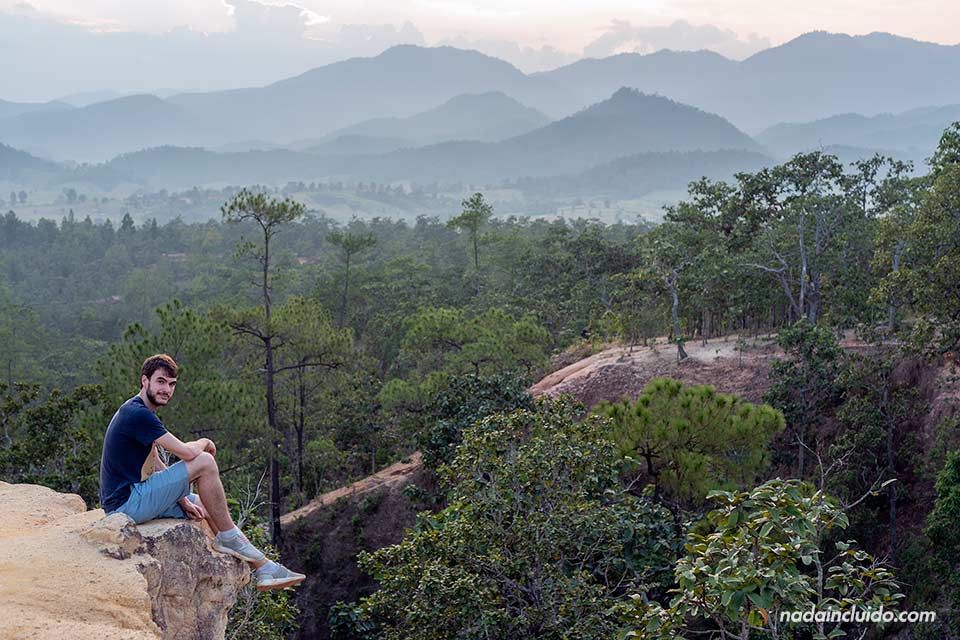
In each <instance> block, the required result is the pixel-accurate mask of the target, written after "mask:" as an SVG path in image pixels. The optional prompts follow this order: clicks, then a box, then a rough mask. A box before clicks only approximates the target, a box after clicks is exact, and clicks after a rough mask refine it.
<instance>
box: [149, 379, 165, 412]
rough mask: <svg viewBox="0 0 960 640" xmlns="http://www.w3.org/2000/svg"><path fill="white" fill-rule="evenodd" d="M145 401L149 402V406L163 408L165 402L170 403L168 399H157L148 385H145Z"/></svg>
mask: <svg viewBox="0 0 960 640" xmlns="http://www.w3.org/2000/svg"><path fill="white" fill-rule="evenodd" d="M147 400H149V401H150V404H152V405H153V406H155V407H165V406H166V405H167V402H169V401H170V398H169V397H162V398H158V397H157V396H155V395H154V393H153V389H151V388H150V385H149V383H148V384H147Z"/></svg>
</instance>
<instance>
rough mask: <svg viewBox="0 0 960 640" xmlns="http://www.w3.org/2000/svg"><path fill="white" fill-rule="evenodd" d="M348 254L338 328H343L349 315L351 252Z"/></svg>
mask: <svg viewBox="0 0 960 640" xmlns="http://www.w3.org/2000/svg"><path fill="white" fill-rule="evenodd" d="M346 255H347V260H346V262H345V264H344V270H345V273H344V278H343V296H342V297H341V298H340V313H339V315H338V317H337V329H343V323H344V320H345V318H346V315H347V296H348V295H349V293H350V254H349V253H348V254H346Z"/></svg>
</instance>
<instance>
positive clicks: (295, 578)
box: [257, 562, 307, 591]
mask: <svg viewBox="0 0 960 640" xmlns="http://www.w3.org/2000/svg"><path fill="white" fill-rule="evenodd" d="M306 578H307V576H305V575H303V574H302V573H297V572H296V571H290V569H287V568H286V567H285V566H283V565H282V564H280V563H279V562H269V563H267V564H265V565H263V566H262V567H260V568H259V569H257V591H270V590H271V589H285V588H287V587H295V586H297V585H298V584H300V583H301V582H303V581H304V580H306Z"/></svg>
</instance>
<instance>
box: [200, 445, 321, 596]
mask: <svg viewBox="0 0 960 640" xmlns="http://www.w3.org/2000/svg"><path fill="white" fill-rule="evenodd" d="M187 471H188V473H189V474H190V479H191V480H192V481H194V482H196V485H197V493H199V494H200V501H201V503H202V504H203V506H204V508H205V509H206V512H207V518H208V520H210V521H211V522H212V523H213V528H214V529H215V530H217V531H218V533H217V535H216V537H215V538H214V542H213V548H214V549H216V550H217V551H220V552H221V553H227V554H230V555H232V556H234V557H236V558H240V559H241V560H245V561H247V562H249V563H250V564H251V565H252V566H253V567H254V568H256V569H257V589H259V590H260V591H268V590H270V589H283V588H285V587H293V586H296V585H298V584H300V583H301V582H303V580H304V579H305V578H306V576H305V575H303V574H302V573H296V572H295V571H290V570H289V569H287V568H286V567H284V566H283V565H282V564H279V563H276V562H272V561H270V560H268V559H267V558H266V556H264V555H263V553H262V552H261V551H260V550H259V549H257V548H256V547H254V546H253V545H252V544H250V541H249V540H247V538H246V536H244V535H243V533H241V532H240V530H239V529H237V528H236V525H234V523H233V518H231V517H230V509H229V508H228V507H227V496H226V494H225V493H224V491H223V483H222V482H221V481H220V469H219V468H218V467H217V461H216V459H214V457H213V456H212V455H210V454H209V453H207V452H206V451H204V452H203V453H201V454H200V455H198V456H197V457H196V458H194V459H193V460H190V461H188V462H187Z"/></svg>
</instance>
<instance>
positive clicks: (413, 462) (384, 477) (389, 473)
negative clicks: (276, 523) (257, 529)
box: [280, 451, 423, 526]
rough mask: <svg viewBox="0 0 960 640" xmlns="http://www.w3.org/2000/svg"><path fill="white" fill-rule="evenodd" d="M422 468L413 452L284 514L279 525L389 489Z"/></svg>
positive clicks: (420, 462) (417, 455)
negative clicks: (345, 499) (341, 501)
mask: <svg viewBox="0 0 960 640" xmlns="http://www.w3.org/2000/svg"><path fill="white" fill-rule="evenodd" d="M422 466H423V460H422V457H421V455H420V452H419V451H415V452H414V453H413V454H412V455H411V456H410V457H409V458H407V459H406V460H401V461H400V462H396V463H394V464H392V465H390V466H389V467H387V468H386V469H382V470H380V471H378V472H376V473H375V474H373V475H372V476H367V477H366V478H364V479H362V480H357V481H356V482H354V483H353V484H349V485H347V486H345V487H340V488H339V489H334V490H333V491H330V492H327V493H325V494H323V495H322V496H320V497H319V498H314V499H313V500H311V501H310V502H309V503H307V504H305V505H304V506H302V507H300V508H299V509H297V510H295V511H291V512H290V513H287V514H284V515H283V516H281V518H280V524H281V525H283V526H287V525H289V524H290V523H292V522H294V521H295V520H297V519H299V518H302V517H304V516H307V515H310V514H311V513H314V512H315V511H317V510H318V509H322V508H323V507H326V506H329V505H331V504H333V503H334V502H336V501H337V500H339V499H340V498H343V497H345V496H359V495H363V494H365V493H369V492H371V491H374V490H376V489H379V488H381V487H389V486H392V485H395V484H399V483H401V482H403V481H404V480H406V479H407V478H409V477H410V475H412V474H413V473H415V472H416V471H418V470H419V469H420V467H422Z"/></svg>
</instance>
